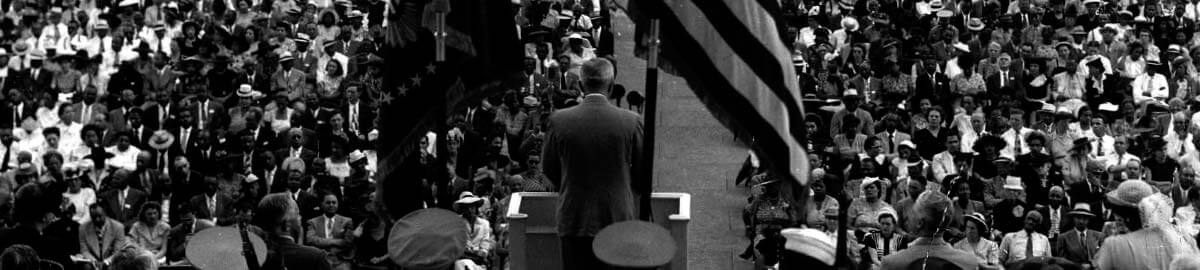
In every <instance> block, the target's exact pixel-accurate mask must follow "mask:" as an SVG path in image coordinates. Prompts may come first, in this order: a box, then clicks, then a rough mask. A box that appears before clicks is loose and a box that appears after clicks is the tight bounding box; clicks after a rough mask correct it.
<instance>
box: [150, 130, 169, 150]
mask: <svg viewBox="0 0 1200 270" xmlns="http://www.w3.org/2000/svg"><path fill="white" fill-rule="evenodd" d="M174 143H175V135H172V134H171V133H170V132H167V130H165V129H160V130H158V131H155V132H154V135H151V136H150V142H149V144H150V148H154V149H155V150H167V148H170V147H171V144H174Z"/></svg>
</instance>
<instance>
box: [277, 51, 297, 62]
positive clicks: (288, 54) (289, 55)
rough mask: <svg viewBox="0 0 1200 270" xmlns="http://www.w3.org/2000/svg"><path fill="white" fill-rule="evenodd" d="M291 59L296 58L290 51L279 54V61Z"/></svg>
mask: <svg viewBox="0 0 1200 270" xmlns="http://www.w3.org/2000/svg"><path fill="white" fill-rule="evenodd" d="M293 59H296V58H295V57H294V56H292V53H291V52H283V53H282V54H279V62H280V63H283V62H285V61H292V60H293Z"/></svg>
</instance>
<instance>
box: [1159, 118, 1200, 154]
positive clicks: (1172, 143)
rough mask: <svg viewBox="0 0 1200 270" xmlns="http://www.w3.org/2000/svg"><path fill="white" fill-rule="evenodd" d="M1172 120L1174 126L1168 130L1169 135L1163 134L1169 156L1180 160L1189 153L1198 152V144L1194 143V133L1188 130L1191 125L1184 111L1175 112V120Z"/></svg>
mask: <svg viewBox="0 0 1200 270" xmlns="http://www.w3.org/2000/svg"><path fill="white" fill-rule="evenodd" d="M1172 121H1173V124H1174V127H1172V128H1171V130H1168V131H1167V135H1166V136H1163V140H1165V141H1167V148H1166V153H1167V157H1170V158H1171V159H1174V160H1179V159H1180V158H1182V157H1183V156H1184V155H1187V154H1188V153H1191V152H1196V145H1195V144H1194V143H1193V140H1192V133H1191V132H1188V131H1189V130H1190V129H1191V125H1189V124H1188V121H1187V118H1186V117H1185V116H1184V114H1183V113H1182V112H1178V113H1175V117H1174V120H1172Z"/></svg>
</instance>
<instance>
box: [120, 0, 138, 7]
mask: <svg viewBox="0 0 1200 270" xmlns="http://www.w3.org/2000/svg"><path fill="white" fill-rule="evenodd" d="M137 3H138V0H121V2H119V3H117V6H118V7H128V6H133V5H137Z"/></svg>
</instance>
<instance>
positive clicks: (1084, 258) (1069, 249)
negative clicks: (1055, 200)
mask: <svg viewBox="0 0 1200 270" xmlns="http://www.w3.org/2000/svg"><path fill="white" fill-rule="evenodd" d="M1070 216H1071V218H1072V219H1074V223H1075V226H1074V228H1071V230H1069V231H1066V232H1063V234H1062V236H1060V237H1059V238H1058V241H1056V242H1055V243H1054V251H1053V253H1054V255H1055V256H1057V257H1062V258H1065V259H1067V260H1071V261H1072V262H1075V263H1078V264H1081V265H1085V266H1084V267H1085V268H1087V265H1091V264H1092V258H1093V257H1094V256H1096V252H1097V251H1099V250H1100V243H1102V242H1103V241H1104V237H1105V235H1104V233H1102V232H1099V231H1096V230H1092V229H1088V223H1090V222H1091V220H1092V218H1094V217H1096V215H1095V214H1092V207H1091V206H1090V205H1088V204H1087V203H1075V207H1074V210H1071V212H1070Z"/></svg>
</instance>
